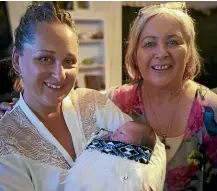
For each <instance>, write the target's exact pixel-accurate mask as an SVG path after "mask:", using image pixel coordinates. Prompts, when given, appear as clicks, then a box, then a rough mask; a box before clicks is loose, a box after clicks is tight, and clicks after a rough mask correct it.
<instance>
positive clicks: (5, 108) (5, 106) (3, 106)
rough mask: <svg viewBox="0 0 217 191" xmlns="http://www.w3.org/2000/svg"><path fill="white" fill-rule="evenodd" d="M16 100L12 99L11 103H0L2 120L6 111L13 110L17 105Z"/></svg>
mask: <svg viewBox="0 0 217 191" xmlns="http://www.w3.org/2000/svg"><path fill="white" fill-rule="evenodd" d="M17 101H18V98H13V99H12V102H11V103H8V102H2V103H0V118H2V117H3V116H4V114H5V112H6V111H10V110H12V109H13V106H14V105H15V104H16V103H17Z"/></svg>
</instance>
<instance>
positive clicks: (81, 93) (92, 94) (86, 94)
mask: <svg viewBox="0 0 217 191" xmlns="http://www.w3.org/2000/svg"><path fill="white" fill-rule="evenodd" d="M69 98H70V99H71V100H72V101H73V102H76V103H78V104H82V103H85V104H91V103H97V104H103V105H105V104H106V103H107V101H108V100H109V99H108V98H107V97H106V96H105V94H103V93H102V92H100V91H97V90H94V89H88V88H77V89H75V90H72V91H71V92H70V94H69Z"/></svg>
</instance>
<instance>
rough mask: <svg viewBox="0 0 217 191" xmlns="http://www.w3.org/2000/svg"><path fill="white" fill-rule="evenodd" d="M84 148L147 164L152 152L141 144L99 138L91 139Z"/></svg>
mask: <svg viewBox="0 0 217 191" xmlns="http://www.w3.org/2000/svg"><path fill="white" fill-rule="evenodd" d="M86 150H98V151H100V152H102V153H106V154H111V155H115V156H119V157H122V158H127V159H129V160H134V161H136V162H140V163H143V164H148V162H149V160H150V158H151V154H152V152H153V151H152V150H151V149H149V148H147V147H144V146H141V145H132V144H127V143H123V142H119V141H111V140H101V139H93V140H92V141H91V143H90V144H88V146H87V148H86Z"/></svg>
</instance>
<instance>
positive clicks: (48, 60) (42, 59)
mask: <svg viewBox="0 0 217 191" xmlns="http://www.w3.org/2000/svg"><path fill="white" fill-rule="evenodd" d="M39 60H40V61H41V62H51V59H50V58H49V57H41V58H39Z"/></svg>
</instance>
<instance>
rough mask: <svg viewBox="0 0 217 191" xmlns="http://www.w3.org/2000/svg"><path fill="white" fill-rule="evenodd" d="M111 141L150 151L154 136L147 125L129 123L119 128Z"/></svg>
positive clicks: (136, 122)
mask: <svg viewBox="0 0 217 191" xmlns="http://www.w3.org/2000/svg"><path fill="white" fill-rule="evenodd" d="M111 139H112V140H113V141H120V142H124V143H128V144H135V145H142V146H146V147H148V148H150V149H153V148H154V145H155V143H156V135H155V133H154V131H153V129H152V128H151V127H149V126H148V125H147V124H145V123H142V122H138V121H130V122H127V123H125V124H124V125H122V126H120V127H119V128H118V129H117V130H116V131H115V132H114V133H113V134H112V135H111Z"/></svg>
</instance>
